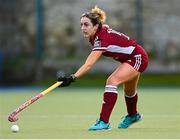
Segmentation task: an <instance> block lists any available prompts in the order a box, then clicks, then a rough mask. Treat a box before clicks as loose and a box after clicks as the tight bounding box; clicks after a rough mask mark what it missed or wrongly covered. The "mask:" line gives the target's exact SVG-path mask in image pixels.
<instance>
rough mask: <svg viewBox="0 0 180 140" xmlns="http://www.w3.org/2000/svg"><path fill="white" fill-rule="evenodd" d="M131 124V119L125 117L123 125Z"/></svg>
mask: <svg viewBox="0 0 180 140" xmlns="http://www.w3.org/2000/svg"><path fill="white" fill-rule="evenodd" d="M129 122H130V117H129V116H128V115H127V116H125V117H124V120H123V123H125V124H128V123H129Z"/></svg>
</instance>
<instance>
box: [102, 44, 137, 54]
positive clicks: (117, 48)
mask: <svg viewBox="0 0 180 140" xmlns="http://www.w3.org/2000/svg"><path fill="white" fill-rule="evenodd" d="M134 49H135V47H134V46H129V47H121V46H117V45H109V46H108V47H107V49H106V51H108V52H115V53H123V54H131V53H132V52H133V51H134Z"/></svg>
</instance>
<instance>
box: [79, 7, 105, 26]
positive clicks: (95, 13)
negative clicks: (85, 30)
mask: <svg viewBox="0 0 180 140" xmlns="http://www.w3.org/2000/svg"><path fill="white" fill-rule="evenodd" d="M82 17H87V18H89V19H90V20H91V22H92V24H93V25H96V24H98V25H99V29H101V27H102V25H103V24H104V23H105V21H106V13H105V12H104V11H103V10H102V9H100V8H99V7H98V6H95V7H94V8H92V9H91V11H90V12H86V13H84V14H82V16H81V18H82Z"/></svg>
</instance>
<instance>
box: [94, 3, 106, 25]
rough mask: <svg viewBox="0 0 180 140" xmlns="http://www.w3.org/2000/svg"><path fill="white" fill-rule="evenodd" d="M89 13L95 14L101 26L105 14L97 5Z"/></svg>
mask: <svg viewBox="0 0 180 140" xmlns="http://www.w3.org/2000/svg"><path fill="white" fill-rule="evenodd" d="M91 13H93V14H96V15H97V16H98V17H99V20H100V22H101V23H102V24H104V23H105V21H106V13H105V12H104V11H103V10H102V9H100V8H99V7H98V6H97V5H96V6H95V7H94V8H93V9H91Z"/></svg>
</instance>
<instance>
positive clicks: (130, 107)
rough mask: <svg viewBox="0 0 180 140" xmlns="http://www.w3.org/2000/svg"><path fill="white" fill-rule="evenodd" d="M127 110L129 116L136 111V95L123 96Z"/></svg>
mask: <svg viewBox="0 0 180 140" xmlns="http://www.w3.org/2000/svg"><path fill="white" fill-rule="evenodd" d="M125 101H126V107H127V112H128V115H129V116H132V115H134V114H136V113H137V101H138V95H137V94H136V95H135V96H134V97H127V96H125Z"/></svg>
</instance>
